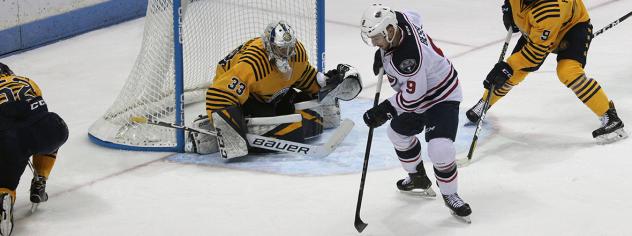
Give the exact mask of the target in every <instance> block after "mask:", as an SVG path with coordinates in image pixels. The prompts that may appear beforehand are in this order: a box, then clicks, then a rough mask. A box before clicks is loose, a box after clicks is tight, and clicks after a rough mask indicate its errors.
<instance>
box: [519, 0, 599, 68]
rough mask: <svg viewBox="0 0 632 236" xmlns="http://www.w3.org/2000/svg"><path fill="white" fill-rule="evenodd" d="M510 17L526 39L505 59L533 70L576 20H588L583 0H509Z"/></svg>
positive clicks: (520, 66) (578, 21) (579, 21)
mask: <svg viewBox="0 0 632 236" xmlns="http://www.w3.org/2000/svg"><path fill="white" fill-rule="evenodd" d="M509 4H510V5H511V10H512V14H513V19H514V22H515V24H516V26H518V28H520V31H521V32H522V34H523V35H524V36H525V37H526V39H527V43H526V44H525V46H524V47H522V49H520V51H518V52H516V53H514V54H512V55H511V56H510V57H509V59H507V63H508V64H509V65H511V67H512V69H514V70H523V71H527V72H529V71H534V70H536V68H538V67H539V65H541V64H542V62H544V59H545V58H546V56H547V55H548V54H549V53H550V52H551V51H553V50H554V49H555V48H557V46H558V45H559V44H560V41H561V40H562V38H563V37H564V35H565V34H566V33H567V32H568V31H569V30H570V29H571V28H572V27H573V26H575V25H576V24H578V23H581V22H587V21H589V20H590V17H589V16H588V11H587V10H586V7H585V6H584V3H583V2H582V0H535V1H529V2H528V3H527V2H526V1H525V0H509Z"/></svg>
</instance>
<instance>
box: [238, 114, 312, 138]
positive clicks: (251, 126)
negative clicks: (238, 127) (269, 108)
mask: <svg viewBox="0 0 632 236" xmlns="http://www.w3.org/2000/svg"><path fill="white" fill-rule="evenodd" d="M301 119H302V117H301V115H299V114H290V115H283V116H272V117H252V118H247V119H246V124H247V126H248V133H249V134H256V135H262V134H265V133H267V132H268V131H270V130H273V129H274V128H276V127H277V126H279V125H282V124H287V123H295V122H300V121H301Z"/></svg>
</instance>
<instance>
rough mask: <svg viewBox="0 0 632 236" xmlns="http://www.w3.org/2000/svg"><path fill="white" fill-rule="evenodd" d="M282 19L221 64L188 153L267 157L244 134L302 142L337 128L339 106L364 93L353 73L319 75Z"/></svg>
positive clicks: (340, 69) (341, 68)
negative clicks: (211, 131)
mask: <svg viewBox="0 0 632 236" xmlns="http://www.w3.org/2000/svg"><path fill="white" fill-rule="evenodd" d="M307 54H308V52H307V51H306V50H305V48H304V47H303V44H302V43H301V42H299V41H298V40H297V38H296V35H295V32H294V30H293V29H292V27H290V25H288V24H287V23H286V22H284V21H277V22H273V23H270V24H269V25H268V26H267V27H266V28H265V30H264V33H263V35H262V36H261V37H256V38H253V39H250V40H249V41H247V42H245V43H244V44H242V45H240V46H239V47H237V48H236V49H235V50H233V51H232V52H231V53H229V54H228V55H227V56H226V57H225V58H224V59H223V60H221V61H220V62H219V63H218V64H217V67H216V72H215V78H214V79H213V83H212V85H210V86H209V88H208V90H207V92H206V113H207V115H206V116H200V117H198V119H197V120H195V121H194V122H193V125H192V126H193V128H196V129H204V130H214V131H216V134H217V135H209V134H203V133H197V132H189V133H188V134H187V141H186V151H187V152H194V153H199V154H209V153H214V152H220V154H221V155H222V157H224V158H234V157H241V156H245V155H247V154H248V153H261V152H270V150H269V149H262V148H258V147H252V145H251V144H252V143H249V140H248V138H247V134H255V135H259V136H263V137H271V138H275V139H277V140H287V141H291V142H295V143H304V142H305V140H307V139H310V138H313V137H317V136H319V135H320V134H322V133H323V129H328V128H336V127H338V126H339V125H340V122H341V119H340V110H339V109H340V108H339V106H338V100H339V99H341V100H345V101H348V100H351V99H354V98H355V97H356V96H357V95H358V94H359V93H360V91H361V90H362V83H361V79H360V76H359V74H358V72H357V70H356V69H355V68H353V67H351V66H349V65H346V64H339V65H338V66H337V67H336V69H332V70H329V71H327V73H325V74H322V73H320V72H317V71H316V69H315V68H314V67H313V66H312V65H310V63H309V61H308V58H307Z"/></svg>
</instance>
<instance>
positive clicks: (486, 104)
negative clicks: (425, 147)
mask: <svg viewBox="0 0 632 236" xmlns="http://www.w3.org/2000/svg"><path fill="white" fill-rule="evenodd" d="M630 16H632V12H628V13H627V14H625V15H624V16H622V17H620V18H619V19H617V20H615V21H613V22H612V23H610V24H608V25H606V26H604V27H603V28H601V29H600V30H598V31H597V32H595V33H594V37H597V36H598V35H600V34H602V33H603V32H605V31H606V30H609V29H611V28H612V27H614V26H616V25H618V24H619V23H621V22H622V21H624V20H625V19H627V18H629V17H630ZM511 35H512V32H511V30H507V36H506V38H505V44H504V45H503V50H502V52H501V54H500V58H499V59H498V62H501V61H503V60H504V57H505V53H506V51H507V48H508V46H509V41H510V40H511ZM494 89H495V88H494V85H492V86H491V88H490V89H489V90H488V91H489V92H488V95H487V98H486V99H485V104H484V105H483V110H482V112H481V117H480V118H479V120H478V122H476V131H474V137H472V144H471V145H470V150H469V151H468V153H467V160H464V161H461V162H459V163H458V164H459V165H460V166H462V165H466V164H467V163H468V162H469V161H470V160H472V155H473V154H474V149H475V148H476V143H477V141H478V135H479V133H480V129H481V126H482V123H483V120H484V119H485V115H486V114H487V110H488V109H489V102H490V99H491V97H492V96H491V95H492V92H493V91H494Z"/></svg>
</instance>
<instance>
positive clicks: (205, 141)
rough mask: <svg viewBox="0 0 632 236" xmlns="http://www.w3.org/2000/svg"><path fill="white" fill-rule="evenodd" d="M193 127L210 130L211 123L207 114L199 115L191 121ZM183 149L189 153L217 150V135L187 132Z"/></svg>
mask: <svg viewBox="0 0 632 236" xmlns="http://www.w3.org/2000/svg"><path fill="white" fill-rule="evenodd" d="M191 127H192V128H194V129H202V130H211V129H212V127H213V125H212V124H211V120H210V119H209V118H208V116H203V115H200V116H198V118H197V119H195V120H194V121H193V123H192V124H191ZM184 148H185V151H186V152H189V153H198V154H211V153H216V152H218V151H219V146H218V145H217V137H215V136H214V135H210V134H203V133H197V132H188V133H187V135H186V142H185V146H184Z"/></svg>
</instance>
